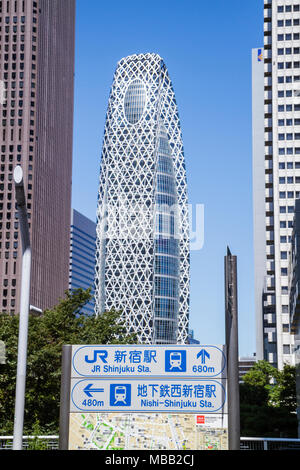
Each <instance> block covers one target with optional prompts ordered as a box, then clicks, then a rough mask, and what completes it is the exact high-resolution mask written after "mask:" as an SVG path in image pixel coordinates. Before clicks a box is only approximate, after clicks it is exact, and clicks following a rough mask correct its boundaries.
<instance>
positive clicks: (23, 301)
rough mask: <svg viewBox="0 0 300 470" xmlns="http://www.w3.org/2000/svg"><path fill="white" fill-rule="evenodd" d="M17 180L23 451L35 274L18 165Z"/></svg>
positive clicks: (18, 433)
mask: <svg viewBox="0 0 300 470" xmlns="http://www.w3.org/2000/svg"><path fill="white" fill-rule="evenodd" d="M14 182H15V192H16V202H17V208H18V215H19V219H18V220H19V226H20V231H21V238H22V279H21V296H20V320H19V340H18V365H17V380H16V399H15V417H14V439H13V450H22V445H23V428H24V405H25V385H26V366H27V341H28V318H29V296H30V276H31V246H30V235H29V227H28V217H27V208H26V197H25V190H24V181H23V171H22V168H21V167H20V166H17V167H16V168H15V170H14Z"/></svg>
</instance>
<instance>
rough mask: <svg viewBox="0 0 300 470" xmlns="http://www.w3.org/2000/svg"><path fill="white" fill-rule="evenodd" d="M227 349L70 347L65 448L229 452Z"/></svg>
mask: <svg viewBox="0 0 300 470" xmlns="http://www.w3.org/2000/svg"><path fill="white" fill-rule="evenodd" d="M224 351H225V348H224V346H210V345H209V346H202V345H105V346H98V345H95V346H72V347H71V353H70V361H71V364H70V378H69V402H68V415H69V416H68V419H69V422H68V448H69V449H72V450H73V449H98V450H108V449H114V450H122V449H123V450H132V449H150V448H151V449H152V450H154V449H165V450H171V449H180V450H184V449H186V450H200V449H207V450H208V449H222V450H224V449H227V448H228V424H227V422H228V419H227V397H226V393H227V366H226V355H225V352H224Z"/></svg>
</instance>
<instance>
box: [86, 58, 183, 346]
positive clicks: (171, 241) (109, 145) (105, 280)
mask: <svg viewBox="0 0 300 470" xmlns="http://www.w3.org/2000/svg"><path fill="white" fill-rule="evenodd" d="M96 256H97V262H96V278H95V305H96V314H101V313H102V312H103V311H105V310H109V309H111V308H115V309H117V310H121V311H122V312H123V313H122V315H123V318H124V320H125V323H126V326H127V329H128V332H136V334H137V335H138V339H139V341H140V342H142V343H160V344H163V343H171V344H173V343H186V342H187V336H188V323H189V265H190V261H189V224H188V206H187V187H186V171H185V162H184V152H183V144H182V136H181V129H180V121H179V117H178V110H177V105H176V100H175V95H174V91H173V87H172V83H171V80H170V78H169V75H168V71H167V68H166V66H165V64H164V62H163V60H162V59H161V57H159V56H158V55H157V54H140V55H132V56H129V57H126V58H124V59H122V60H121V61H120V62H119V63H118V66H117V69H116V72H115V76H114V81H113V85H112V89H111V94H110V98H109V103H108V111H107V116H106V126H105V133H104V142H103V151H102V159H101V170H100V181H99V195H98V211H97V249H96Z"/></svg>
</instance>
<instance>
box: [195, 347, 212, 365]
mask: <svg viewBox="0 0 300 470" xmlns="http://www.w3.org/2000/svg"><path fill="white" fill-rule="evenodd" d="M199 357H201V364H205V358H206V357H207V359H209V358H210V354H209V353H208V352H207V351H206V350H205V349H201V351H199V352H198V354H197V359H199Z"/></svg>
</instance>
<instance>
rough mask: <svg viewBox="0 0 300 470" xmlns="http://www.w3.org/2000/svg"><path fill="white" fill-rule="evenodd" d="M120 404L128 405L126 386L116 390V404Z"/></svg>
mask: <svg viewBox="0 0 300 470" xmlns="http://www.w3.org/2000/svg"><path fill="white" fill-rule="evenodd" d="M118 402H122V403H124V404H126V387H124V385H119V386H118V387H116V388H115V404H116V403H118Z"/></svg>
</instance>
